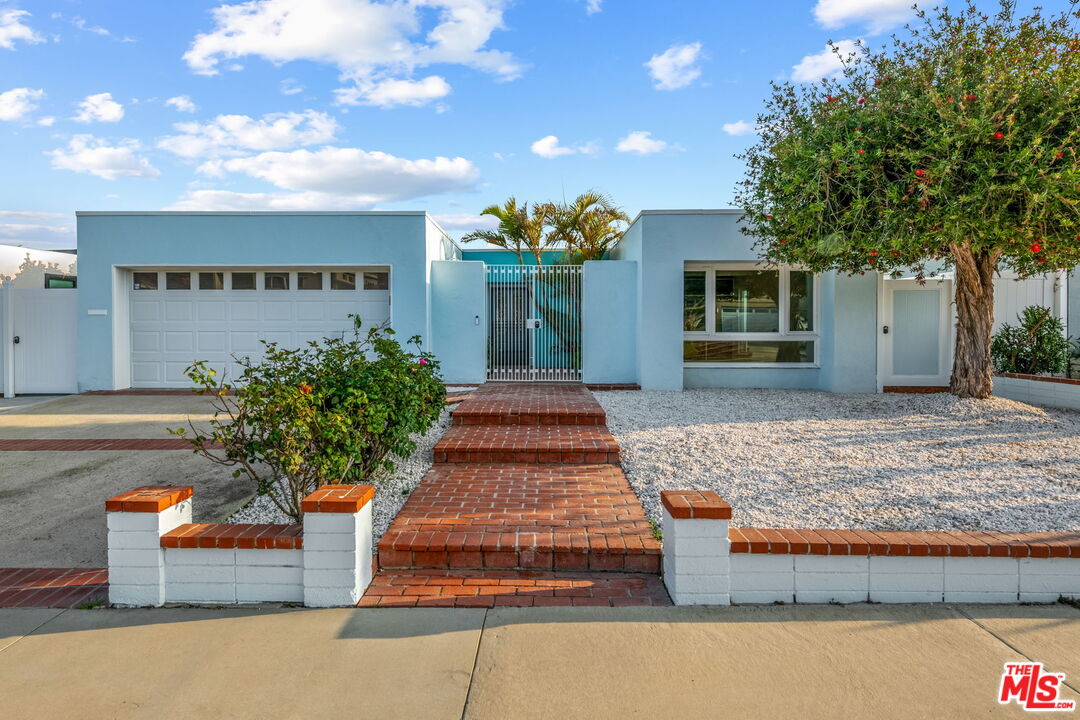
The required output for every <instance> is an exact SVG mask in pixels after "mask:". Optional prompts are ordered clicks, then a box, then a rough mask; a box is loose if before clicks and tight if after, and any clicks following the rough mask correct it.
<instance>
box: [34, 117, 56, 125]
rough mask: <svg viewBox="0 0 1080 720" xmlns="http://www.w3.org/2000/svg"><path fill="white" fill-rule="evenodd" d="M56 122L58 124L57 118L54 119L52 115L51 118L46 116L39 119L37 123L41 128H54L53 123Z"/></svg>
mask: <svg viewBox="0 0 1080 720" xmlns="http://www.w3.org/2000/svg"><path fill="white" fill-rule="evenodd" d="M55 122H56V118H54V117H53V116H52V115H49V116H46V117H43V118H39V119H38V121H37V124H38V125H40V126H41V127H52V126H53V123H55Z"/></svg>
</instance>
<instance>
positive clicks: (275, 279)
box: [263, 272, 289, 290]
mask: <svg viewBox="0 0 1080 720" xmlns="http://www.w3.org/2000/svg"><path fill="white" fill-rule="evenodd" d="M263 289H265V290H288V289H289V273H287V272H268V273H264V274H263Z"/></svg>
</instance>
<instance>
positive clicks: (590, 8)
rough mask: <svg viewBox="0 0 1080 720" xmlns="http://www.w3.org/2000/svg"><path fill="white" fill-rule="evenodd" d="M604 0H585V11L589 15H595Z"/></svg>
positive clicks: (600, 8)
mask: <svg viewBox="0 0 1080 720" xmlns="http://www.w3.org/2000/svg"><path fill="white" fill-rule="evenodd" d="M603 3H604V0H585V12H586V13H587V14H589V15H595V14H596V13H598V12H600V11H601V10H603V9H604V8H603V7H601V6H602V5H603Z"/></svg>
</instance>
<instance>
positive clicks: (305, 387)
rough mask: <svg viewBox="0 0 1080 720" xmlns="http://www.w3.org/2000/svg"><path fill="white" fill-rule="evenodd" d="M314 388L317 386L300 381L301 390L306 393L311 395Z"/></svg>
mask: <svg viewBox="0 0 1080 720" xmlns="http://www.w3.org/2000/svg"><path fill="white" fill-rule="evenodd" d="M314 389H315V388H313V387H311V386H310V385H308V384H307V383H300V392H301V393H303V394H304V395H310V394H311V391H312V390H314Z"/></svg>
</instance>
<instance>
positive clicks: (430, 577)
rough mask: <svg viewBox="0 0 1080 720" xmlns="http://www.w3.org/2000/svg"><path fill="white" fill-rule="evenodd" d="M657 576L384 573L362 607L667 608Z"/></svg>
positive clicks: (364, 600)
mask: <svg viewBox="0 0 1080 720" xmlns="http://www.w3.org/2000/svg"><path fill="white" fill-rule="evenodd" d="M670 604H671V599H670V598H669V597H668V593H667V590H666V589H665V588H664V584H663V582H661V580H660V578H659V576H657V575H643V574H637V573H599V574H591V573H564V572H529V571H513V570H511V571H507V570H383V571H381V572H379V574H378V575H376V576H375V579H374V580H372V582H371V585H370V586H369V587H368V589H367V592H366V593H365V594H364V597H362V598H361V599H360V602H359V605H360V606H361V607H371V606H378V607H472V608H490V607H546V606H564V607H567V606H599V607H626V606H631V605H670Z"/></svg>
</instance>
